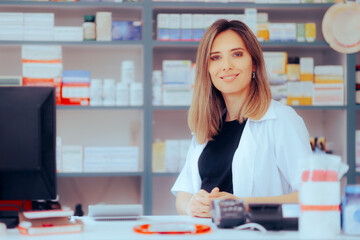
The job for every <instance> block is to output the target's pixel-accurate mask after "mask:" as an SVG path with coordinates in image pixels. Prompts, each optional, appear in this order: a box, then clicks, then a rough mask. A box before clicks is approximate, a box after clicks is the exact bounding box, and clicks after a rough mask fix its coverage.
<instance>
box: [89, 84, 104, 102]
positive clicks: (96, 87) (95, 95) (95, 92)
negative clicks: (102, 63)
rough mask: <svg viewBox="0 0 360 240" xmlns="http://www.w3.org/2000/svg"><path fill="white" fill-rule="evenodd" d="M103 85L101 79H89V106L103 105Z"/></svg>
mask: <svg viewBox="0 0 360 240" xmlns="http://www.w3.org/2000/svg"><path fill="white" fill-rule="evenodd" d="M102 97H103V86H102V80H101V79H97V78H93V79H91V81H90V106H101V105H103V99H102Z"/></svg>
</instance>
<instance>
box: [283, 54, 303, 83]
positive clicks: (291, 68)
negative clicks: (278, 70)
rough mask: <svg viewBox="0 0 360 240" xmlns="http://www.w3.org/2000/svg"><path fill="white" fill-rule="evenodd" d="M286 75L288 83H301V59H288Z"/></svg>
mask: <svg viewBox="0 0 360 240" xmlns="http://www.w3.org/2000/svg"><path fill="white" fill-rule="evenodd" d="M286 75H287V80H288V81H300V58H299V57H288V63H287V70H286Z"/></svg>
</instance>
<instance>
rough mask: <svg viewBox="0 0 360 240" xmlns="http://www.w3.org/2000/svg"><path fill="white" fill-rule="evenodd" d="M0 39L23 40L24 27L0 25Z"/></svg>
mask: <svg viewBox="0 0 360 240" xmlns="http://www.w3.org/2000/svg"><path fill="white" fill-rule="evenodd" d="M0 40H1V41H22V40H24V28H23V27H22V26H18V27H13V26H0Z"/></svg>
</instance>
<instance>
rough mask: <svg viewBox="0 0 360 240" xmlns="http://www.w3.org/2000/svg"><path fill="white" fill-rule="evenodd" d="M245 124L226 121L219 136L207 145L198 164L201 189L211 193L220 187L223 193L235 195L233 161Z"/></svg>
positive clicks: (244, 122)
mask: <svg viewBox="0 0 360 240" xmlns="http://www.w3.org/2000/svg"><path fill="white" fill-rule="evenodd" d="M245 124H246V121H243V122H242V123H241V124H240V123H239V122H238V121H237V120H234V121H230V122H225V121H224V122H223V126H222V128H221V129H220V132H219V134H218V135H216V136H214V137H213V140H212V141H209V142H208V143H207V145H206V147H205V148H204V150H203V152H202V153H201V155H200V158H199V162H198V167H199V173H200V177H201V189H204V190H206V191H208V192H210V191H211V190H212V189H213V188H214V187H218V188H219V189H220V191H221V192H222V191H225V192H228V193H233V183H232V161H233V157H234V153H235V151H236V149H237V147H238V145H239V141H240V138H241V135H242V132H243V130H244V126H245Z"/></svg>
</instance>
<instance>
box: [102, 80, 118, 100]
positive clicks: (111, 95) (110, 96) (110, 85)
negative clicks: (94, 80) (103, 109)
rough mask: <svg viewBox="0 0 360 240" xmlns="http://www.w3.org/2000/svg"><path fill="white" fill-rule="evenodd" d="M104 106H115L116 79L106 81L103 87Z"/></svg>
mask: <svg viewBox="0 0 360 240" xmlns="http://www.w3.org/2000/svg"><path fill="white" fill-rule="evenodd" d="M103 104H104V106H115V79H113V78H106V79H104V87H103Z"/></svg>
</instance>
